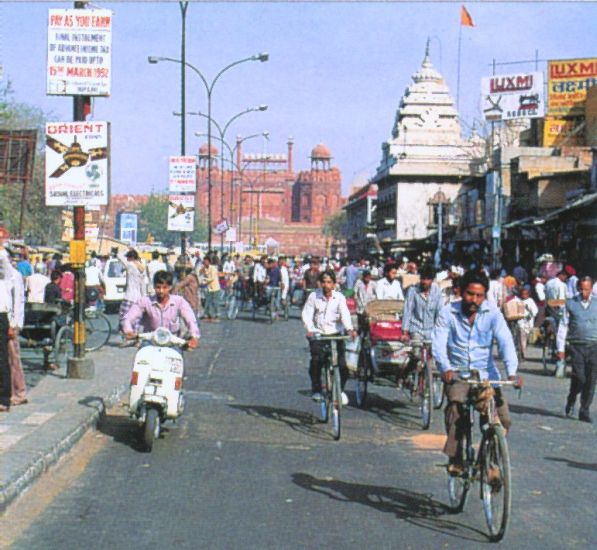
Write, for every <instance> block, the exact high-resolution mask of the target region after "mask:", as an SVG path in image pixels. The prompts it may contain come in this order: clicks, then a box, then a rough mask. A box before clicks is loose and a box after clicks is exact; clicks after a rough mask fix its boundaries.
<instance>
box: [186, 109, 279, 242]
mask: <svg viewBox="0 0 597 550" xmlns="http://www.w3.org/2000/svg"><path fill="white" fill-rule="evenodd" d="M175 114H176V113H175ZM187 114H189V115H190V114H197V115H201V116H205V115H202V114H201V113H187ZM213 123H214V125H215V126H216V127H217V128H218V127H219V125H218V124H217V123H216V121H215V120H214V121H213ZM206 135H207V134H206V133H205V132H195V136H197V137H202V136H206ZM256 137H264V138H266V139H269V132H268V131H267V130H264V131H263V132H261V133H259V134H251V135H250V136H245V137H241V136H240V135H239V136H237V137H236V145H235V146H234V147H231V146H230V144H229V143H228V142H227V141H226V140H225V139H224V138H223V137H222V136H221V135H220V137H219V140H220V143H221V144H222V156H221V157H220V158H221V159H222V163H221V165H222V174H223V173H224V169H223V165H224V162H223V156H224V155H223V150H224V146H225V147H226V149H228V153H229V155H230V167H231V170H230V207H229V214H230V219H231V221H232V218H233V211H234V170H236V171H238V173H239V175H240V178H241V181H240V190H239V199H238V203H239V204H238V206H239V216H238V235H239V236H240V235H241V231H242V229H241V224H242V183H243V171H244V169H243V168H242V167H241V166H240V165H239V164H237V163H236V162H234V155H235V153H236V150H237V149H238V148H239V147H240V145H241V144H242V143H244V142H245V141H247V140H249V139H253V138H256ZM222 181H223V180H222ZM222 197H223V188H222ZM222 217H223V214H222Z"/></svg>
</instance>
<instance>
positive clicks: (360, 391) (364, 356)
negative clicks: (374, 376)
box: [356, 347, 371, 409]
mask: <svg viewBox="0 0 597 550" xmlns="http://www.w3.org/2000/svg"><path fill="white" fill-rule="evenodd" d="M370 374H371V363H370V360H369V350H367V349H366V348H364V347H361V351H360V352H359V366H358V369H357V391H356V400H357V407H359V409H364V408H365V406H366V404H367V386H368V384H369V376H370Z"/></svg>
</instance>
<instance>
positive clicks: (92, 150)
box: [46, 121, 110, 206]
mask: <svg viewBox="0 0 597 550" xmlns="http://www.w3.org/2000/svg"><path fill="white" fill-rule="evenodd" d="M109 157H110V123H109V122H97V121H93V122H48V123H47V124H46V205H47V206H97V205H99V206H102V205H106V204H108V195H109V183H110V162H109V160H110V158H109Z"/></svg>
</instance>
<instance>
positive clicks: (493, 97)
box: [481, 72, 545, 121]
mask: <svg viewBox="0 0 597 550" xmlns="http://www.w3.org/2000/svg"><path fill="white" fill-rule="evenodd" d="M481 105H482V109H483V116H484V117H485V120H490V121H498V120H512V119H515V118H541V117H543V116H544V115H545V100H544V93H543V73H541V72H533V73H516V74H505V75H504V74H500V75H493V76H488V77H484V78H482V79H481Z"/></svg>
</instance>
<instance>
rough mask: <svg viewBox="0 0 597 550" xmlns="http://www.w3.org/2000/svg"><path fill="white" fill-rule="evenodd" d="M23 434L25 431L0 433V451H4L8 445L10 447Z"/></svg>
mask: <svg viewBox="0 0 597 550" xmlns="http://www.w3.org/2000/svg"><path fill="white" fill-rule="evenodd" d="M24 435H25V433H20V434H13V435H0V451H5V450H6V449H8V448H9V447H12V446H13V445H14V444H15V443H16V442H17V441H19V439H21V438H22V437H23V436H24Z"/></svg>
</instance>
